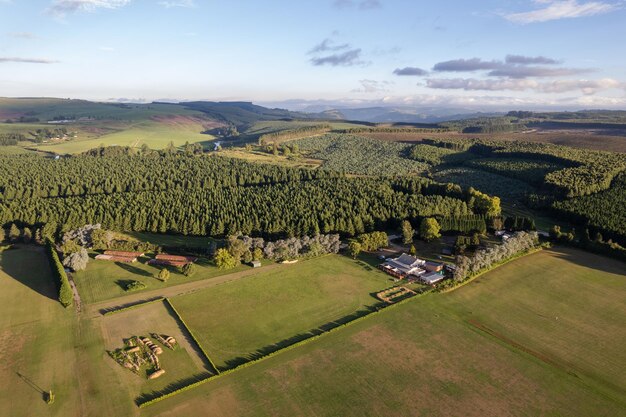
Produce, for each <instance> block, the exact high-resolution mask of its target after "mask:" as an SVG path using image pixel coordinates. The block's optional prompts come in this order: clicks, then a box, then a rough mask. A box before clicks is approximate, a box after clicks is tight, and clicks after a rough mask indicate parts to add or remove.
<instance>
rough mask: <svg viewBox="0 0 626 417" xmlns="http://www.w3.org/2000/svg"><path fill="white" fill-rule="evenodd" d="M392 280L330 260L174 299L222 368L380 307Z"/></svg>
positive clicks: (358, 266)
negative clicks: (380, 292)
mask: <svg viewBox="0 0 626 417" xmlns="http://www.w3.org/2000/svg"><path fill="white" fill-rule="evenodd" d="M389 286H390V282H389V277H388V276H387V275H385V274H383V273H382V272H379V271H377V270H375V269H374V268H372V267H370V266H368V265H366V264H364V263H361V262H359V261H354V260H351V259H349V258H346V257H342V256H336V255H330V256H325V257H322V258H318V259H312V260H308V261H304V262H301V263H298V264H296V265H289V266H284V267H281V268H279V269H276V270H272V271H269V272H261V273H259V274H258V275H256V276H255V277H254V278H252V279H249V280H245V281H240V282H236V283H230V284H226V285H221V286H219V287H214V288H211V289H207V290H204V291H199V292H196V293H193V294H190V295H184V296H180V297H175V298H172V300H171V301H172V303H173V304H174V306H175V307H176V309H177V310H178V312H179V313H180V314H181V315H182V317H183V319H184V320H185V322H186V323H187V325H188V326H190V328H191V330H192V331H193V332H194V334H195V335H196V337H198V338H199V340H200V344H202V346H203V347H204V349H205V351H207V352H208V354H209V356H211V358H212V360H213V362H215V364H216V365H217V366H218V367H221V368H228V367H231V366H233V365H236V364H238V363H242V362H245V361H246V360H247V359H249V358H250V354H253V353H255V352H257V351H258V350H263V349H264V348H268V349H269V350H275V349H276V348H275V347H274V348H272V347H271V346H272V345H274V344H276V343H279V342H281V341H284V340H286V339H290V338H292V337H295V336H297V335H302V334H305V333H308V332H309V331H310V330H312V329H316V328H318V327H320V326H322V325H324V324H327V323H329V322H332V321H335V320H339V319H341V318H343V317H345V316H347V315H349V314H352V313H354V312H356V311H357V310H361V309H364V308H366V307H367V306H371V305H373V304H376V303H377V302H378V300H377V299H376V298H374V297H373V296H372V295H371V293H375V292H377V291H378V290H380V289H383V288H387V287H389Z"/></svg>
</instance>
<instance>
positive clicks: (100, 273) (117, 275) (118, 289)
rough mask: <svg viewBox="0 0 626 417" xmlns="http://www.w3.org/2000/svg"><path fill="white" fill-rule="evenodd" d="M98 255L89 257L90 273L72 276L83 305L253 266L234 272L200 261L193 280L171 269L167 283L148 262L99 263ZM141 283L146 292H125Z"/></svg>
mask: <svg viewBox="0 0 626 417" xmlns="http://www.w3.org/2000/svg"><path fill="white" fill-rule="evenodd" d="M95 255H96V254H95V253H92V254H90V257H91V258H92V259H91V260H90V261H89V264H88V265H87V269H86V270H84V271H79V272H76V273H74V274H73V276H74V281H75V282H76V286H77V288H78V292H79V294H80V296H81V299H82V301H83V302H84V303H95V302H98V301H104V300H110V299H112V298H116V297H120V296H123V295H128V294H135V293H140V292H141V291H148V290H154V289H159V288H165V287H169V286H172V285H178V284H182V283H185V282H191V281H198V280H203V279H210V278H214V277H217V276H220V275H225V274H230V273H233V272H238V271H244V270H247V269H250V266H247V265H240V266H238V267H236V268H234V269H229V270H222V269H219V268H217V267H216V266H215V265H214V264H213V262H212V261H210V260H208V259H204V258H200V259H199V260H198V261H197V262H196V263H195V266H196V268H195V272H194V273H193V274H192V275H191V276H188V277H187V276H185V275H183V274H182V273H181V272H179V271H178V269H177V268H173V267H168V269H169V270H170V278H169V280H168V281H167V282H163V281H161V280H160V279H159V278H157V275H158V273H159V271H160V270H161V267H160V266H158V265H154V266H152V265H148V264H147V263H146V262H147V261H148V259H149V258H147V257H142V258H139V261H138V262H134V263H132V264H127V263H123V262H111V261H106V260H96V259H93V258H94V257H95ZM129 280H134V281H140V282H143V283H144V284H146V288H145V289H144V290H141V291H136V292H132V293H129V292H126V291H125V290H124V287H123V286H124V283H125V282H127V281H129Z"/></svg>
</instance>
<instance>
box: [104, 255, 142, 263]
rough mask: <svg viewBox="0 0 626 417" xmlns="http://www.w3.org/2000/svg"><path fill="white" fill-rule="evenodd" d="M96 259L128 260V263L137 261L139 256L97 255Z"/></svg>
mask: <svg viewBox="0 0 626 417" xmlns="http://www.w3.org/2000/svg"><path fill="white" fill-rule="evenodd" d="M96 259H98V260H102V261H113V262H126V263H133V262H137V258H131V257H128V256H115V255H97V256H96Z"/></svg>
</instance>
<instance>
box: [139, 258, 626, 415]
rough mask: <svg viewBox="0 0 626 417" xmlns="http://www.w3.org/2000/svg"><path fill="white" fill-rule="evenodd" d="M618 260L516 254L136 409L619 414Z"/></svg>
mask: <svg viewBox="0 0 626 417" xmlns="http://www.w3.org/2000/svg"><path fill="white" fill-rule="evenodd" d="M625 271H626V270H625V269H624V264H623V263H619V262H617V261H612V260H610V259H607V258H604V257H600V256H595V255H591V254H586V253H583V252H579V251H572V250H553V251H544V252H541V253H538V254H534V255H530V256H528V257H524V258H520V259H518V260H516V261H514V262H511V263H509V264H507V265H504V266H502V267H500V268H498V269H496V270H494V271H492V272H490V273H488V274H485V275H484V276H482V277H481V278H480V279H477V280H476V281H474V282H473V283H471V284H469V285H467V286H464V287H461V288H460V289H458V290H456V291H454V292H452V293H448V294H429V295H426V296H423V297H421V298H418V299H415V300H414V301H412V302H409V303H407V304H405V305H402V306H400V307H398V308H395V309H391V310H388V311H386V312H383V313H381V314H378V315H376V316H373V317H372V318H371V319H368V320H364V321H361V322H359V323H357V324H355V325H354V326H349V327H347V328H345V329H343V330H342V331H340V332H336V333H333V334H331V335H328V336H326V337H323V338H321V339H318V340H317V341H315V342H313V343H310V344H306V345H304V346H302V347H299V348H296V349H293V350H290V351H288V352H285V353H284V354H281V355H277V356H275V357H273V358H271V359H268V360H266V361H263V362H260V363H259V364H256V365H253V366H251V367H248V368H245V369H243V370H241V371H238V372H235V373H234V374H231V375H228V376H226V377H224V378H221V379H219V380H216V381H214V382H210V383H207V384H205V385H203V386H202V387H200V388H198V389H196V390H191V391H188V392H185V393H183V394H181V395H180V396H177V397H174V398H172V399H169V400H166V401H163V402H161V403H158V404H156V405H154V406H151V407H149V408H147V409H145V410H142V413H141V414H142V415H145V416H151V417H157V416H158V417H165V416H177V415H181V414H184V415H194V414H197V413H208V414H214V415H229V416H266V415H273V416H287V415H299V416H338V415H340V416H346V417H350V416H355V417H356V416H359V417H361V416H380V415H385V416H425V415H428V416H450V415H459V416H460V415H462V416H481V417H482V416H503V415H506V416H535V415H546V416H581V417H583V416H584V417H586V416H590V415H593V416H607V417H612V416H617V415H622V414H623V410H624V409H625V408H624V406H625V404H626V393H625V391H624V386H625V384H624V373H623V372H622V370H623V366H622V364H624V363H626V358H625V357H624V355H625V353H624V350H623V346H624V342H625V341H626V340H625V338H626V330H625V329H626V323H625V322H624V320H625V319H624V318H625V317H626V307H625V306H626V298H625V297H626V276H625ZM217 304H219V303H217ZM286 308H288V307H286ZM212 311H213V310H212ZM557 317H558V320H557ZM191 319H192V318H191V317H190V318H189V320H191ZM208 319H209V320H211V319H210V318H208ZM219 319H220V320H222V321H223V322H224V323H226V322H228V321H229V318H228V317H227V316H219ZM215 320H217V319H215ZM215 320H212V321H215ZM248 320H250V321H256V317H255V316H254V315H252V316H248ZM472 323H481V324H482V325H483V326H485V327H486V328H488V329H491V330H492V332H491V333H489V332H486V331H484V330H481V329H480V328H477V327H476V325H475V324H472ZM494 334H495V335H497V336H494ZM205 337H206V338H213V340H215V338H216V337H219V338H221V336H220V334H219V333H218V334H216V333H214V334H213V335H209V334H207V335H206V336H205Z"/></svg>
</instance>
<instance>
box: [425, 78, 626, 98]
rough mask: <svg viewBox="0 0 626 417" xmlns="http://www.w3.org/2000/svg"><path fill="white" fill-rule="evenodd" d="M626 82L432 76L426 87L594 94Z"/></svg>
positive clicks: (611, 80)
mask: <svg viewBox="0 0 626 417" xmlns="http://www.w3.org/2000/svg"><path fill="white" fill-rule="evenodd" d="M625 86H626V83H623V82H620V81H617V80H614V79H612V78H603V79H599V80H555V81H547V82H538V81H535V80H528V79H507V78H500V79H486V80H483V79H476V78H430V79H427V80H426V87H428V88H433V89H440V90H465V91H528V90H531V91H535V92H538V93H553V94H560V93H566V92H570V91H580V92H582V94H584V95H594V94H596V93H597V92H598V91H603V90H611V89H618V88H624V87H625Z"/></svg>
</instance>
